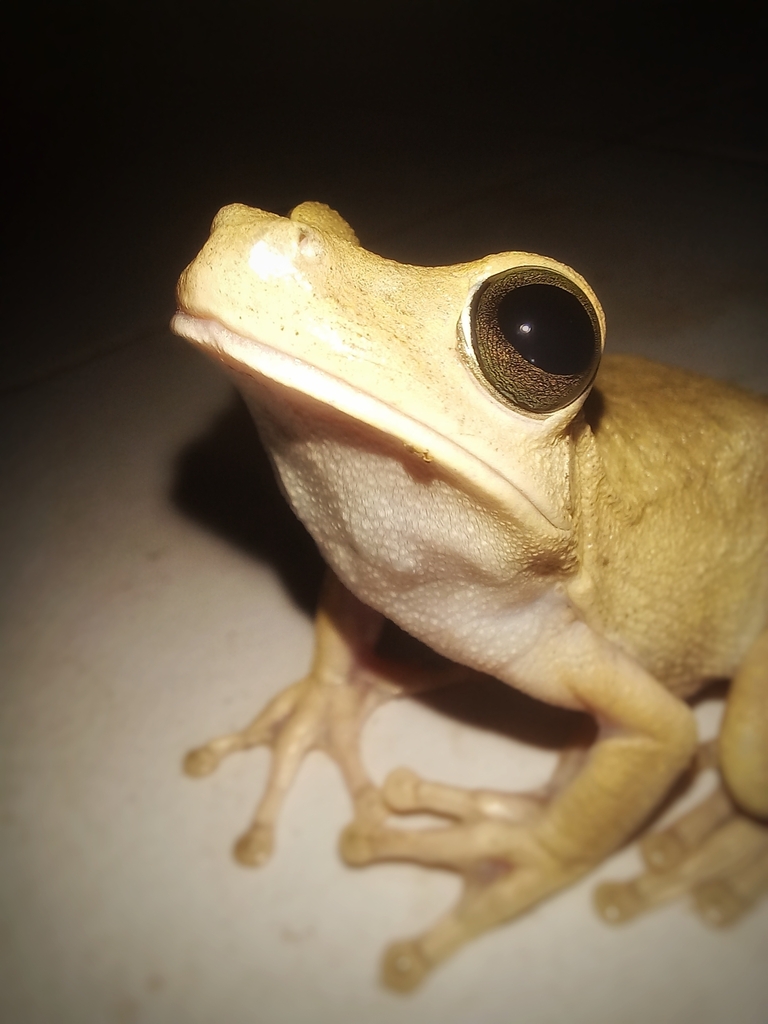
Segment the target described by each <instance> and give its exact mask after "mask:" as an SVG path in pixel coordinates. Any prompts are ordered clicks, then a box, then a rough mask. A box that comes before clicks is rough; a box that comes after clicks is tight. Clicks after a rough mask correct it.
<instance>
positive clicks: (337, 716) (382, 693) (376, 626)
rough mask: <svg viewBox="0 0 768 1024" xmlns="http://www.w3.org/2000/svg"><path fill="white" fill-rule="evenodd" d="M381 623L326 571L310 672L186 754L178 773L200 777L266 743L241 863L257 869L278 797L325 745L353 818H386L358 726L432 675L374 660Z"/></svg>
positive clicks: (266, 851)
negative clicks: (262, 782) (264, 772)
mask: <svg viewBox="0 0 768 1024" xmlns="http://www.w3.org/2000/svg"><path fill="white" fill-rule="evenodd" d="M383 623H384V619H383V617H382V616H381V615H380V614H379V613H378V612H375V611H373V609H371V608H369V607H368V606H367V605H364V604H362V602H360V601H358V600H357V598H355V597H354V596H353V595H352V594H351V593H350V592H349V591H348V590H347V589H346V588H345V587H344V586H343V585H342V584H341V583H340V582H339V581H338V579H336V577H335V576H333V574H332V573H330V572H329V573H328V575H327V578H326V581H325V584H324V586H323V592H322V594H321V598H320V604H319V607H318V611H317V616H316V620H315V652H314V657H313V661H312V666H311V668H310V671H309V673H308V675H306V676H305V677H304V678H303V679H301V680H299V681H298V682H296V683H294V684H293V685H292V686H289V687H288V688H287V689H286V690H284V691H283V692H282V693H280V694H278V696H277V697H275V698H274V699H273V700H272V701H271V702H270V703H269V704H268V705H267V706H266V708H264V710H263V711H262V712H261V713H260V714H259V715H257V716H256V718H255V719H254V720H253V721H252V722H251V723H250V725H248V726H246V728H245V729H243V730H241V731H239V732H234V733H231V734H229V735H226V736H219V737H217V738H216V739H214V740H211V741H210V742H209V743H206V744H205V745H204V746H202V747H199V748H197V749H196V750H192V751H191V752H190V753H189V754H187V756H186V758H185V760H184V770H185V771H186V772H187V774H189V775H193V776H200V775H207V774H209V773H210V772H212V771H213V770H214V769H215V768H216V767H217V766H218V764H219V763H220V762H221V760H222V759H223V758H224V757H226V756H227V755H228V754H231V753H234V752H235V751H238V750H246V749H248V748H250V747H255V746H262V745H263V746H269V747H271V748H272V763H271V768H270V773H269V778H268V781H267V785H266V789H265V791H264V794H263V796H262V798H261V801H260V803H259V805H258V808H257V810H256V813H255V815H254V818H253V820H252V822H251V825H250V826H249V828H248V829H247V830H246V831H245V832H244V833H243V835H242V836H241V837H240V838H239V839H238V840H237V842H236V844H235V848H234V854H235V857H236V858H237V860H238V861H240V863H242V864H246V865H251V866H259V865H261V864H263V863H265V862H266V861H267V860H268V859H269V857H270V854H271V852H272V848H273V844H274V830H275V824H276V821H277V817H278V815H279V812H280V808H281V806H282V803H283V800H284V798H285V795H286V793H287V792H288V790H289V788H290V786H291V784H292V782H293V780H294V778H295V776H296V773H297V771H298V769H299V766H300V764H301V762H302V760H303V758H304V757H305V756H306V754H307V753H309V751H310V750H314V749H321V750H324V751H325V752H326V753H327V754H329V756H330V757H332V758H333V759H334V760H335V761H336V763H337V764H338V765H339V768H340V769H341V772H342V775H343V777H344V781H345V783H346V785H347V788H348V789H349V793H350V795H351V797H352V801H353V804H354V812H355V820H357V821H359V822H361V823H362V822H365V823H367V824H368V825H371V824H373V823H375V822H378V821H381V820H383V818H384V817H385V815H386V813H387V812H386V810H385V808H384V804H383V802H382V800H381V798H380V796H379V792H378V789H377V788H376V786H375V785H374V784H373V782H372V781H371V779H370V778H369V777H368V774H367V772H366V770H365V767H364V765H363V763H362V759H361V756H360V748H359V740H360V733H361V730H362V727H363V725H364V723H365V721H366V719H367V718H368V717H369V715H370V714H371V713H372V712H373V711H374V710H375V709H376V708H377V707H379V706H380V705H381V704H383V703H384V702H385V701H387V700H390V699H392V698H393V697H397V696H399V695H400V694H401V693H402V692H404V689H405V688H407V689H408V692H411V693H412V692H414V691H416V690H418V689H419V688H425V687H426V686H428V685H435V681H434V680H435V675H436V674H435V673H432V674H431V675H430V676H428V674H427V673H425V672H422V673H420V672H419V670H417V669H413V670H409V669H408V668H407V667H406V666H393V665H390V664H388V663H385V662H383V661H382V660H381V659H379V658H378V657H377V656H376V655H375V654H374V646H375V644H376V641H377V639H378V636H379V633H380V631H381V628H382V625H383ZM450 671H454V670H453V669H451V670H448V672H449V673H450ZM437 675H439V673H438V674H437ZM446 680H447V675H446Z"/></svg>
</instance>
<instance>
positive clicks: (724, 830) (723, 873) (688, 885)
mask: <svg viewBox="0 0 768 1024" xmlns="http://www.w3.org/2000/svg"><path fill="white" fill-rule="evenodd" d="M640 851H641V853H642V855H643V859H644V860H645V863H646V866H647V868H648V870H647V871H646V872H645V873H643V874H641V875H639V876H638V877H636V878H633V879H630V880H629V881H627V882H606V883H604V884H602V885H600V886H598V888H597V890H596V892H595V904H596V907H597V910H598V913H599V914H600V915H601V916H602V917H603V918H604V919H605V920H606V921H608V922H609V923H611V924H620V923H622V922H624V921H628V920H630V919H631V918H633V917H636V916H637V915H638V914H640V913H642V912H644V911H646V910H650V909H652V908H653V907H655V906H659V905H660V904H663V903H668V902H670V901H671V900H674V899H677V898H679V897H682V896H686V895H689V894H690V896H692V898H693V903H694V907H695V909H696V911H697V912H698V913H699V915H700V916H701V917H702V918H703V919H704V920H705V921H706V922H707V923H708V924H711V925H719V926H722V925H726V924H730V923H732V922H733V921H735V920H736V919H737V918H739V917H741V916H742V914H744V913H745V912H746V911H747V910H749V909H750V908H751V907H752V906H753V905H754V904H755V903H756V902H757V901H758V900H759V899H760V898H761V897H762V895H763V894H764V893H765V892H766V891H767V890H768V827H766V825H765V824H763V823H761V822H759V821H756V820H754V819H752V818H749V817H747V816H746V815H744V814H742V813H740V812H739V810H738V809H737V808H736V807H735V805H734V804H733V802H732V801H731V800H730V798H729V797H728V795H727V794H726V792H725V791H724V789H723V788H722V787H719V788H718V789H717V790H715V792H714V793H712V795H711V796H710V797H708V799H707V800H705V801H704V802H703V803H702V804H700V805H699V806H698V807H695V808H694V809H693V810H692V811H690V812H689V813H688V814H686V815H684V816H683V817H682V818H680V819H679V820H678V821H676V822H675V823H674V824H673V825H671V826H670V827H669V828H666V829H663V830H662V831H659V832H652V833H649V834H648V835H647V836H645V837H644V839H643V840H642V841H641V843H640Z"/></svg>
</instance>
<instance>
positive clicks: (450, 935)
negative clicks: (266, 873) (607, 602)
mask: <svg viewBox="0 0 768 1024" xmlns="http://www.w3.org/2000/svg"><path fill="white" fill-rule="evenodd" d="M540 667H541V668H542V669H543V668H546V670H547V671H548V672H549V673H550V677H551V676H552V675H553V674H554V675H555V676H556V678H557V681H558V682H559V683H560V684H561V685H564V686H565V687H567V689H568V691H569V692H570V694H571V695H572V697H573V701H574V704H576V705H578V706H581V707H582V708H585V709H588V710H590V711H591V712H592V713H593V714H595V716H596V717H597V719H598V721H599V723H600V726H601V733H600V736H599V738H598V740H597V742H596V743H595V744H594V745H593V747H592V748H591V750H590V751H589V754H588V756H587V757H586V759H585V760H584V763H583V766H582V767H581V770H580V771H579V772H578V774H576V776H575V778H573V779H572V780H571V781H570V782H568V783H567V784H566V785H564V786H563V787H562V788H560V789H559V791H557V792H556V793H555V795H554V796H553V797H552V799H551V801H550V802H549V803H548V804H547V805H546V806H545V807H543V808H542V809H541V810H540V812H538V813H536V812H532V813H522V814H516V813H515V807H514V804H512V805H510V806H509V807H507V808H506V809H505V807H504V806H503V804H497V805H496V806H494V805H493V804H492V803H489V802H488V798H487V794H483V795H478V796H477V798H476V799H473V798H472V795H471V794H464V797H463V798H462V797H460V796H459V795H458V792H459V791H457V792H456V794H454V795H453V796H452V795H451V794H450V791H449V789H448V788H447V787H440V786H438V787H435V786H434V784H429V783H421V782H420V781H419V780H417V779H416V780H415V779H414V778H413V777H412V776H403V775H402V773H397V774H394V775H393V776H391V777H390V778H389V779H388V780H387V782H386V783H385V787H384V795H385V798H386V799H387V801H388V803H389V805H390V807H391V809H392V810H394V811H397V810H400V811H403V810H409V809H413V810H416V809H418V810H431V811H433V812H434V813H437V814H442V815H444V816H449V817H453V818H454V819H456V820H455V823H454V824H451V825H449V826H447V827H445V828H435V829H428V830H425V831H422V832H418V831H410V830H409V831H400V830H396V829H391V828H387V827H385V826H383V825H381V824H377V823H374V824H372V825H365V824H362V823H354V824H353V825H352V826H350V827H349V828H348V829H347V830H346V832H345V834H344V836H343V839H342V853H343V855H344V856H345V858H346V859H347V860H348V861H349V862H351V863H356V864H364V863H371V862H373V861H376V860H387V859H397V860H413V861H416V862H418V863H423V864H428V865H433V866H440V867H444V868H449V869H452V870H454V871H457V872H459V873H460V874H461V875H462V876H463V879H464V890H463V894H462V896H461V898H460V900H459V902H458V904H457V905H456V906H455V907H454V908H453V909H452V910H451V911H450V912H449V913H448V914H446V915H445V916H444V917H443V918H442V919H440V920H439V921H437V922H436V924H435V925H434V926H433V927H432V928H431V929H429V930H428V931H426V932H425V933H424V934H422V935H420V936H418V937H417V938H415V939H413V940H409V941H406V942H401V943H396V944H395V945H394V946H392V947H391V948H390V950H389V951H388V952H387V954H386V956H385V960H384V981H385V982H386V983H387V984H388V985H390V986H392V987H393V988H397V989H401V990H408V989H411V988H413V987H415V986H416V985H417V984H418V983H419V982H420V981H421V980H422V978H423V977H424V975H425V974H426V973H427V972H428V971H429V970H430V969H431V968H432V967H433V966H435V965H436V964H437V963H439V962H440V961H441V960H443V959H445V958H446V957H447V956H449V955H450V954H451V953H452V952H453V951H454V950H456V949H457V948H458V947H459V946H461V945H462V944H463V943H464V942H466V941H467V940H468V939H471V938H472V937H473V936H475V935H478V934H480V933H481V932H483V931H485V930H486V929H488V928H490V927H493V926H494V925H497V924H500V923H502V922H503V921H507V920H509V919H510V918H513V917H515V916H517V915H518V914H520V913H522V912H523V911H525V910H527V909H528V908H530V907H531V906H533V905H534V904H535V903H537V902H539V901H540V900H542V899H544V898H545V897H547V896H549V895H550V894H552V893H553V892H555V891H557V890H559V889H561V888H563V887H564V886H566V885H568V884H570V883H571V882H573V881H574V880H576V879H577V878H578V877H580V876H581V875H583V874H585V873H586V872H587V871H589V870H590V869H591V868H592V867H594V866H595V865H596V864H598V863H599V862H600V861H601V860H602V859H603V858H604V857H605V856H607V855H608V854H609V853H610V852H611V851H613V850H614V849H616V848H617V847H618V846H619V845H620V844H621V843H622V842H623V841H625V840H626V839H627V838H628V837H629V836H630V835H631V834H632V833H633V832H634V831H635V830H636V829H637V828H638V827H639V826H640V824H641V823H642V822H643V820H644V819H645V818H646V817H647V816H648V815H649V814H650V813H651V811H652V810H653V808H654V807H655V806H656V805H657V804H658V802H659V801H660V800H661V799H662V797H663V796H664V794H665V793H666V792H667V790H668V789H669V787H670V785H671V784H672V782H673V781H674V779H675V778H676V777H677V775H678V774H679V773H680V772H681V771H682V770H683V769H684V768H685V766H686V764H687V763H688V762H689V761H690V759H691V758H692V756H693V754H694V751H695V749H696V727H695V722H694V719H693V716H692V714H691V712H690V709H689V708H688V707H687V705H685V704H684V703H683V702H682V701H680V700H678V699H677V698H676V697H674V696H672V695H671V694H670V693H669V692H668V691H667V690H665V689H664V688H663V687H662V686H661V685H660V684H659V683H658V682H657V681H656V680H655V679H653V678H652V677H651V676H650V675H648V674H647V673H646V672H645V671H644V670H643V669H642V668H640V667H639V666H638V665H636V664H635V663H634V662H632V661H631V660H630V659H629V658H627V657H626V656H624V655H623V654H621V653H620V652H619V651H617V650H616V649H615V648H612V647H611V646H610V645H609V644H608V643H607V642H605V641H603V640H602V639H601V638H599V637H598V636H596V635H595V634H594V633H592V632H591V631H590V630H589V629H588V628H587V627H586V626H584V625H583V624H579V623H576V624H574V625H573V626H572V627H571V629H570V630H569V631H568V635H567V636H566V637H561V638H560V641H559V643H558V651H557V653H556V654H555V655H554V656H553V653H552V650H551V648H550V649H549V651H548V652H545V653H544V654H541V653H538V654H537V653H533V654H531V655H530V656H529V657H528V658H527V660H526V662H524V663H522V664H521V666H520V668H521V672H522V673H523V674H524V675H525V676H526V677H527V678H529V679H530V678H532V677H535V675H536V672H537V671H538V670H539V668H540ZM483 801H485V807H484V806H483Z"/></svg>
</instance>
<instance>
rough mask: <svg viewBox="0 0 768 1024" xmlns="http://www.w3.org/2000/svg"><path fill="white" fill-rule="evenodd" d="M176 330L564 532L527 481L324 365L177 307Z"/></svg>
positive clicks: (240, 371) (244, 370)
mask: <svg viewBox="0 0 768 1024" xmlns="http://www.w3.org/2000/svg"><path fill="white" fill-rule="evenodd" d="M171 329H172V330H173V331H174V333H176V334H178V335H180V336H181V337H183V338H186V339H187V340H188V341H191V342H193V343H195V344H197V345H199V346H200V347H201V348H203V349H205V350H206V351H207V352H208V354H209V355H211V356H213V357H214V358H215V359H217V360H219V361H220V362H222V363H223V364H224V365H225V366H227V367H228V368H229V369H230V370H231V371H233V372H234V373H235V375H236V376H238V377H242V375H245V376H246V377H251V378H254V379H255V380H257V381H258V382H259V384H261V385H262V386H267V387H268V386H269V384H270V382H272V383H274V384H277V385H279V386H280V387H282V388H286V389H287V390H289V391H293V392H296V393H298V394H300V395H303V396H306V397H308V398H310V399H314V400H315V401H317V402H319V403H321V405H323V406H324V407H326V408H328V409H332V410H334V412H336V413H341V414H343V415H346V416H349V417H350V418H352V419H353V420H355V421H356V422H357V423H359V424H364V425H365V426H367V427H369V428H370V429H371V430H372V431H375V432H377V433H382V434H384V435H386V436H387V437H388V438H390V439H391V440H394V441H398V442H400V443H402V445H403V448H404V450H405V452H407V453H408V454H409V455H410V456H411V457H417V458H420V459H421V460H423V462H425V463H430V464H432V467H433V468H434V469H435V470H436V471H437V470H438V469H439V470H441V471H443V472H445V473H446V474H448V475H449V476H451V477H453V478H454V479H455V478H459V479H460V480H461V483H462V489H463V490H464V491H465V492H466V493H467V494H473V493H474V494H476V495H478V497H479V496H482V499H483V501H484V503H486V504H489V505H495V506H496V507H497V508H498V509H499V511H500V512H503V513H505V514H507V515H509V514H510V513H511V514H512V515H513V516H514V517H515V518H516V519H517V520H518V521H520V522H521V524H522V523H525V524H526V525H527V526H528V527H529V528H530V529H532V530H534V531H535V532H536V533H539V534H540V533H541V532H542V531H546V530H547V529H549V530H554V531H556V533H557V534H558V535H559V536H562V532H563V530H565V529H567V526H568V524H567V523H559V522H557V521H556V518H555V517H553V516H552V515H548V514H547V512H546V510H545V509H543V508H542V507H541V506H540V504H539V503H537V502H536V500H535V498H534V497H532V496H529V495H528V494H527V493H526V490H525V488H524V486H522V484H523V482H522V481H520V482H518V481H513V480H510V479H508V478H507V477H506V476H505V475H503V474H501V473H499V472H498V470H496V469H494V468H493V466H490V465H488V464H487V463H486V462H484V461H483V460H482V459H480V458H478V457H477V456H476V455H474V454H473V453H472V452H469V451H467V449H466V448H464V447H462V446H461V445H458V444H456V443H455V442H454V441H452V440H450V439H449V438H446V437H444V436H443V435H442V434H440V433H438V432H437V431H435V430H433V429H432V428H430V427H429V426H427V425H426V424H424V423H422V422H421V421H420V420H418V419H415V418H414V417H412V416H409V415H406V414H404V413H403V412H401V411H400V410H398V409H394V408H392V407H391V406H390V405H388V404H386V403H384V402H382V401H381V400H379V399H377V398H374V397H373V396H371V395H369V394H367V393H366V392H364V391H361V390H360V389H358V388H355V387H352V386H351V385H350V384H348V383H347V382H346V381H343V380H340V379H339V378H338V377H336V376H334V375H333V374H331V373H328V372H327V371H326V370H321V369H319V368H318V367H316V366H313V365H312V364H311V363H307V362H304V361H303V360H302V359H299V358H297V357H296V356H293V355H287V354H286V353H285V352H281V351H280V350H279V349H276V348H273V347H272V346H270V345H267V344H265V343H263V342H260V341H256V340H255V339H253V338H248V337H245V336H243V335H239V334H237V333H236V332H235V331H231V330H230V329H229V328H227V327H224V326H222V325H221V324H219V323H218V322H217V321H215V320H210V319H204V318H202V317H196V316H192V315H191V314H189V313H186V312H184V311H179V312H177V313H176V315H175V316H174V318H173V320H172V321H171Z"/></svg>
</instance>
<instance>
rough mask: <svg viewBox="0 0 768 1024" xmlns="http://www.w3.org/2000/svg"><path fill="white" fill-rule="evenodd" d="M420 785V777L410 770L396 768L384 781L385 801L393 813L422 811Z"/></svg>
mask: <svg viewBox="0 0 768 1024" xmlns="http://www.w3.org/2000/svg"><path fill="white" fill-rule="evenodd" d="M419 783H420V779H419V776H418V775H417V774H416V773H415V772H412V771H411V770H410V768H396V769H395V770H394V771H393V772H390V773H389V775H388V776H387V778H386V780H385V781H384V788H383V791H382V792H383V795H384V799H385V800H386V802H387V804H388V805H389V807H390V808H391V809H392V810H393V811H399V812H400V813H406V812H408V811H415V810H420V809H421V802H420V800H419Z"/></svg>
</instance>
